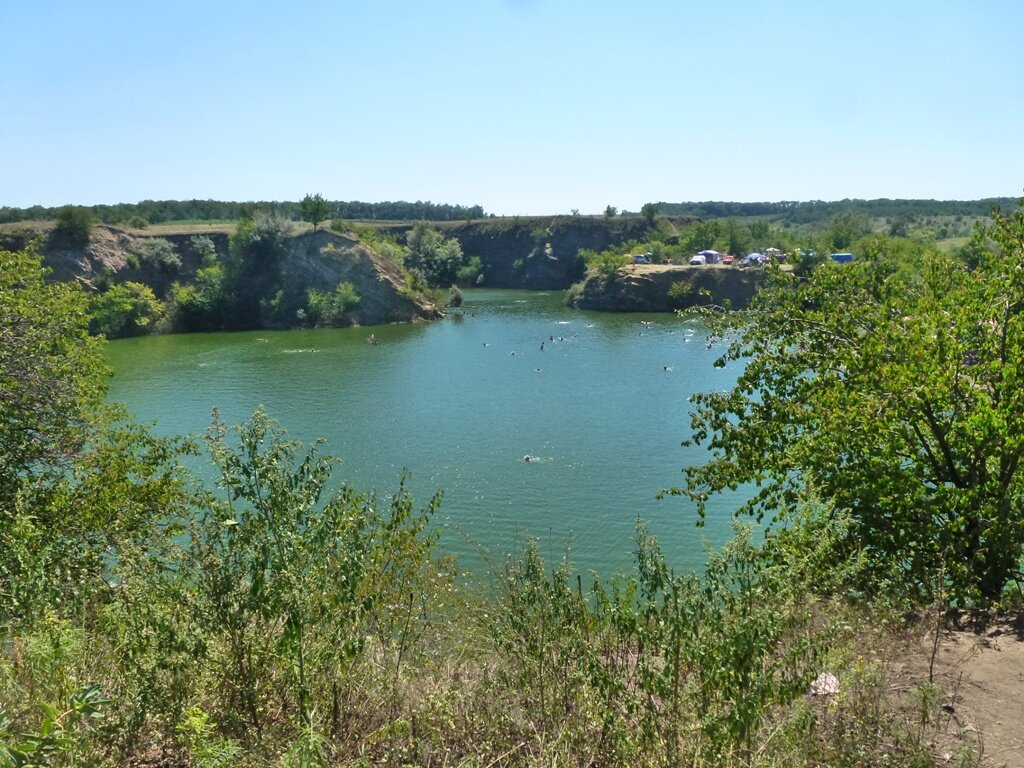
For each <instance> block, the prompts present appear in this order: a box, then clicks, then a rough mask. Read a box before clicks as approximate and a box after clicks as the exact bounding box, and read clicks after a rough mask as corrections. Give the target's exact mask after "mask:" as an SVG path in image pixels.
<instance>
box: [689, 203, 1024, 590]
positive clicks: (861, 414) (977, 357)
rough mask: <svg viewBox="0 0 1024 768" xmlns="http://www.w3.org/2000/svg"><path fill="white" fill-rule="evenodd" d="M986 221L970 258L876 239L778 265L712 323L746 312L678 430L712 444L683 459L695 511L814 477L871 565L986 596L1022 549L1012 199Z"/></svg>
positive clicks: (1022, 233) (759, 504) (1019, 229)
mask: <svg viewBox="0 0 1024 768" xmlns="http://www.w3.org/2000/svg"><path fill="white" fill-rule="evenodd" d="M994 221H995V223H994V224H993V226H992V227H991V228H990V229H988V230H985V231H984V232H983V236H984V237H987V238H989V239H991V241H992V242H993V243H995V245H996V246H997V248H996V249H995V250H994V251H986V250H983V249H979V253H978V255H977V259H978V263H977V265H976V266H975V267H974V269H973V270H970V269H968V268H967V267H966V266H965V265H964V263H963V262H962V261H960V260H959V259H957V258H955V257H953V256H949V255H946V254H943V253H940V252H936V251H926V252H924V253H923V254H921V255H919V256H917V257H916V261H915V262H914V263H908V258H909V257H908V255H907V254H901V255H900V257H899V258H897V259H893V258H889V256H888V255H887V254H886V253H883V252H881V251H879V252H875V253H873V254H871V255H868V256H867V257H865V258H864V259H862V260H860V261H858V262H856V263H854V264H845V265H839V264H834V263H831V262H828V263H825V264H822V265H820V266H819V267H817V268H816V269H814V270H813V271H812V272H811V273H810V275H809V276H808V277H807V278H806V279H796V280H794V279H791V278H788V277H787V276H785V275H782V274H777V275H776V276H775V278H774V284H773V285H772V287H771V288H769V289H768V290H765V291H764V292H762V293H760V294H759V296H758V297H757V299H756V302H755V306H754V309H753V310H752V311H751V312H749V313H747V314H746V315H745V316H744V317H743V319H742V321H740V320H739V319H735V320H720V321H718V322H720V323H723V324H725V323H740V322H742V323H745V324H743V325H738V326H737V327H736V329H735V333H736V334H737V336H736V340H735V341H734V343H732V344H731V345H730V347H729V348H728V351H727V353H726V354H725V355H724V356H723V358H722V360H721V361H720V363H721V364H723V365H724V364H726V363H727V362H728V361H738V360H745V361H746V365H745V367H744V369H743V371H742V373H741V374H740V376H739V379H738V381H737V383H736V386H735V387H733V389H731V390H730V391H727V392H709V393H704V394H700V395H696V396H695V397H694V398H693V402H694V403H695V411H694V413H693V415H692V421H693V427H694V432H693V438H692V441H691V442H692V443H694V444H699V445H703V444H706V445H708V447H709V448H710V450H711V452H712V456H713V458H712V459H711V460H710V461H709V462H708V463H706V464H704V465H700V466H694V467H690V468H688V469H687V470H686V486H685V493H687V494H688V495H689V496H690V497H691V498H693V499H695V500H696V502H697V504H698V508H699V510H700V511H701V513H703V510H704V508H705V505H706V503H707V499H708V495H709V494H710V493H713V492H717V491H721V490H723V489H725V488H735V487H736V486H737V485H740V484H744V483H750V482H755V483H757V484H758V486H759V487H760V491H759V492H758V494H757V495H756V496H755V497H754V499H753V500H752V501H751V502H750V503H749V504H748V505H747V508H748V509H749V510H751V511H758V512H760V513H764V512H765V511H778V510H782V509H784V508H785V507H786V506H787V505H788V504H791V503H792V502H793V501H794V499H795V498H796V496H797V495H798V493H799V492H800V490H801V489H802V488H803V487H804V486H810V487H812V488H814V489H816V490H817V491H819V492H820V493H822V494H823V496H824V497H825V498H827V499H828V500H829V501H831V502H834V504H835V506H836V508H837V509H847V510H850V511H851V513H852V525H851V530H850V536H849V544H850V545H851V546H863V547H865V549H866V551H867V552H868V553H869V554H870V556H871V558H872V559H873V563H874V566H875V569H876V570H875V573H876V575H878V574H881V573H888V574H889V575H890V576H892V573H893V572H894V571H895V572H896V573H899V574H900V580H902V581H903V582H905V583H907V584H910V585H913V586H914V587H916V588H917V589H918V590H920V591H921V592H923V593H928V592H930V591H932V590H935V589H937V588H946V587H948V589H949V594H951V595H953V596H954V597H956V598H959V599H961V600H980V601H982V602H991V601H993V600H996V599H997V598H998V597H999V596H1000V593H1001V591H1002V590H1003V588H1004V587H1005V586H1006V584H1007V583H1008V582H1009V581H1010V580H1011V579H1014V578H1017V577H1019V576H1020V563H1021V555H1022V545H1024V513H1022V501H1024V496H1022V491H1024V485H1022V476H1021V472H1020V471H1019V470H1020V463H1021V459H1022V457H1024V369H1022V368H1021V366H1020V364H1019V361H1020V360H1021V358H1022V356H1024V314H1022V312H1024V270H1022V269H1021V268H1020V265H1021V263H1022V261H1024V205H1022V207H1020V208H1019V209H1018V210H1017V211H1016V212H1015V213H1014V214H1013V215H1012V216H1004V215H1002V214H1000V213H998V212H996V213H995V214H994ZM883 250H884V249H883ZM720 330H724V329H720ZM943 582H946V583H943Z"/></svg>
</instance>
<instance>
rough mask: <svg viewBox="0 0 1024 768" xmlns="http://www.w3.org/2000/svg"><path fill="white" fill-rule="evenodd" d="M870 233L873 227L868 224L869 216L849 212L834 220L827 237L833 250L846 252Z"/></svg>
mask: <svg viewBox="0 0 1024 768" xmlns="http://www.w3.org/2000/svg"><path fill="white" fill-rule="evenodd" d="M869 232H871V227H870V226H869V224H868V218H867V216H865V215H864V214H861V213H853V212H852V211H848V212H846V213H841V214H839V215H838V216H836V217H835V218H834V219H832V222H831V223H830V224H829V227H828V230H827V231H826V235H827V237H828V240H829V242H830V244H831V247H832V248H834V249H835V250H837V251H845V250H846V249H847V248H849V247H850V246H852V245H853V243H854V241H856V240H859V239H860V238H862V237H864V236H865V235H867V234H868V233H869Z"/></svg>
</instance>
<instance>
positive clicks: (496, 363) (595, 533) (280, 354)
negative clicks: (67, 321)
mask: <svg viewBox="0 0 1024 768" xmlns="http://www.w3.org/2000/svg"><path fill="white" fill-rule="evenodd" d="M464 296H465V303H464V305H463V307H462V308H461V309H460V310H458V311H457V312H456V313H454V314H453V315H452V316H450V317H449V318H447V319H445V320H442V321H439V322H436V323H433V324H430V325H414V326H413V325H391V326H379V327H375V328H374V329H373V333H374V339H375V340H376V341H377V342H378V343H376V344H368V343H366V329H359V328H349V329H337V330H335V329H323V330H310V331H288V332H268V331H259V332H254V333H237V334H193V335H188V336H164V337H152V338H144V339H131V340H124V341H118V342H114V343H112V344H110V345H108V348H109V357H110V360H111V363H112V365H113V367H114V370H115V375H114V378H113V382H112V387H111V398H112V399H113V400H118V401H123V402H125V403H126V404H127V405H128V407H129V408H130V409H131V410H132V411H133V412H135V414H136V415H137V416H138V417H139V419H140V420H142V421H146V422H149V421H155V422H156V426H157V429H158V431H159V432H161V433H164V434H183V433H189V434H199V433H201V432H202V431H203V430H204V429H205V428H206V427H207V426H208V424H209V420H210V413H211V411H212V409H213V408H215V407H216V408H218V409H219V410H220V413H221V415H222V418H223V419H224V420H225V421H227V422H229V423H234V422H240V421H244V420H245V419H246V418H247V417H248V416H249V414H250V413H251V412H252V411H253V410H254V409H255V408H256V407H257V406H259V405H263V406H264V407H265V408H266V409H267V410H268V412H269V413H270V414H271V415H272V416H274V417H275V418H276V419H278V420H279V421H281V423H282V424H283V425H284V426H285V427H286V428H287V429H288V431H289V433H290V435H291V436H293V437H295V438H298V439H302V440H303V441H306V442H311V441H312V440H313V439H315V438H317V437H323V438H324V439H325V441H326V446H325V447H326V450H328V451H329V452H331V453H333V454H335V455H337V456H339V457H340V458H341V460H342V464H341V466H340V467H339V470H338V474H339V476H340V477H341V478H343V479H344V480H345V481H347V482H349V483H350V484H352V485H353V486H355V487H356V488H358V489H360V490H371V489H375V490H377V491H378V492H379V493H380V494H382V495H384V494H388V493H390V492H391V491H392V490H393V489H394V488H395V487H396V486H397V483H398V478H399V477H400V475H401V473H402V470H403V468H407V469H408V470H409V471H410V472H411V474H412V480H411V483H410V486H409V487H410V490H411V491H412V492H413V494H414V495H415V496H416V498H417V499H420V500H422V501H423V502H424V503H425V502H426V500H427V499H428V498H429V496H430V495H431V494H432V493H433V492H434V491H436V490H437V489H439V488H441V489H443V490H444V503H443V504H442V507H441V513H440V515H441V522H442V523H443V524H444V526H445V527H446V529H447V530H446V532H445V535H444V536H443V537H442V546H443V548H444V549H446V550H447V551H450V552H454V553H456V554H457V555H458V556H459V559H460V563H461V564H462V565H463V566H464V567H466V568H469V569H471V570H475V571H478V572H479V571H481V570H482V569H483V567H484V565H485V563H486V562H487V561H488V560H492V561H497V562H500V561H501V559H503V557H504V554H505V553H507V552H512V551H515V550H516V549H517V543H518V542H521V540H522V538H523V537H524V536H536V537H538V538H540V539H541V541H542V544H543V546H542V551H543V553H544V554H545V556H547V557H549V558H552V559H557V558H559V557H561V556H562V555H563V553H565V552H566V551H568V552H569V556H570V557H571V558H572V559H573V561H574V562H575V563H576V564H577V565H578V567H580V568H581V569H583V570H589V569H593V570H597V571H599V572H601V573H604V574H609V573H611V572H613V571H621V570H623V569H625V568H628V567H629V566H630V563H631V552H632V549H633V544H632V538H631V537H632V534H633V528H634V525H635V521H636V519H637V517H640V518H641V519H643V520H646V521H649V522H650V524H651V528H652V531H653V532H654V533H655V534H656V535H657V536H658V537H659V539H660V541H661V544H662V547H663V549H664V550H665V553H666V555H667V557H668V558H669V560H670V562H672V563H673V564H674V565H675V566H676V567H677V568H685V567H693V566H695V565H698V564H699V563H700V562H702V561H703V559H704V552H703V546H702V536H706V537H707V538H708V539H709V540H710V541H711V542H712V543H720V542H721V541H723V540H724V539H725V538H726V537H727V536H728V534H729V524H728V514H729V512H730V511H731V510H732V509H734V508H735V507H736V506H738V505H739V503H741V500H742V499H741V498H739V497H732V498H725V499H722V500H720V503H719V504H718V507H717V508H713V514H712V515H711V516H710V519H709V521H708V525H707V527H706V528H705V529H702V530H700V529H696V528H695V527H694V520H695V513H694V511H693V508H692V505H690V504H689V503H688V502H686V501H684V500H681V499H679V498H672V499H665V500H662V501H658V500H656V499H655V495H656V494H657V493H658V491H659V490H661V489H662V488H665V487H669V486H673V485H678V484H680V483H681V482H682V475H681V469H682V468H683V467H684V466H686V465H687V464H690V463H696V462H698V461H701V460H702V459H703V458H704V457H705V454H704V452H703V451H702V450H696V449H684V448H682V447H681V446H680V442H681V441H682V440H684V439H685V438H686V437H687V435H688V432H689V418H688V410H689V405H688V402H687V400H688V398H689V396H690V395H691V394H692V393H694V392H697V391H702V390H706V389H712V388H715V389H724V388H726V387H728V386H729V385H730V384H731V383H732V381H733V379H734V377H735V371H734V370H728V369H727V370H721V369H716V368H714V367H713V365H712V361H713V360H714V358H715V357H717V355H718V354H719V352H718V351H717V350H709V349H708V348H707V346H706V344H705V343H704V334H703V332H702V329H701V327H700V326H699V325H698V324H697V323H696V322H695V321H692V320H684V319H681V318H677V317H675V316H672V315H631V314H598V313H584V312H579V311H576V310H570V309H567V308H565V307H564V306H563V305H562V303H561V294H557V293H552V294H536V293H527V292H516V291H492V290H469V291H466V292H465V294H464ZM526 456H530V457H531V460H530V461H525V460H524V457H526ZM533 457H536V458H535V459H534V458H533Z"/></svg>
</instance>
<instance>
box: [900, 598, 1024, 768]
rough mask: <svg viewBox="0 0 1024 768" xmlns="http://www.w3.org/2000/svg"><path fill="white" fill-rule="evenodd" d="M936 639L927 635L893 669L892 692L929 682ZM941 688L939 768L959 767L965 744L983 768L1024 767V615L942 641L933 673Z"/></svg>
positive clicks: (937, 732) (944, 636) (947, 636)
mask: <svg viewBox="0 0 1024 768" xmlns="http://www.w3.org/2000/svg"><path fill="white" fill-rule="evenodd" d="M934 647H935V635H934V634H933V633H931V632H929V633H927V634H926V635H925V636H922V637H920V638H919V639H918V641H917V642H916V643H915V647H913V648H912V649H910V651H911V652H910V653H909V654H908V655H907V656H906V658H905V659H904V660H903V661H902V662H901V663H900V664H898V665H897V666H896V667H895V668H894V669H893V673H894V674H893V677H892V678H891V680H890V685H891V689H892V692H893V693H895V694H897V695H901V694H902V693H905V692H908V691H909V690H911V689H912V688H913V687H915V686H919V685H921V684H923V683H927V682H928V674H929V667H930V665H931V657H932V651H933V648H934ZM933 674H934V682H935V683H936V684H937V685H938V686H939V687H940V688H941V689H942V691H943V694H944V696H943V697H942V699H941V702H940V711H939V713H938V722H937V728H936V730H935V733H934V739H933V745H932V746H933V749H934V754H935V755H936V756H937V758H938V760H937V763H938V764H939V765H944V764H948V765H958V764H959V763H958V760H957V750H958V749H960V748H962V747H963V745H964V744H970V745H972V746H973V747H974V751H975V754H979V753H980V757H981V761H980V763H979V764H978V765H980V766H983V767H984V768H1024V615H1022V616H1017V617H1016V618H1014V619H1012V620H1007V621H1002V622H999V623H997V624H995V625H993V626H991V627H989V628H988V629H986V630H984V631H981V632H970V631H949V632H944V633H942V634H941V635H940V637H939V643H938V648H937V650H936V652H935V664H934V668H933Z"/></svg>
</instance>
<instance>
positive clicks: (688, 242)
mask: <svg viewBox="0 0 1024 768" xmlns="http://www.w3.org/2000/svg"><path fill="white" fill-rule="evenodd" d="M720 229H721V227H720V225H719V223H718V221H717V220H715V219H712V220H711V221H697V222H694V223H693V224H691V225H690V226H689V227H687V229H686V233H685V235H684V238H685V240H684V248H685V249H686V251H687V252H689V253H696V252H698V251H703V250H705V249H708V248H712V247H713V246H714V245H715V241H716V240H718V235H719V232H720Z"/></svg>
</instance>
